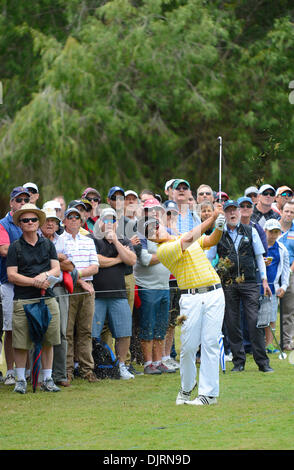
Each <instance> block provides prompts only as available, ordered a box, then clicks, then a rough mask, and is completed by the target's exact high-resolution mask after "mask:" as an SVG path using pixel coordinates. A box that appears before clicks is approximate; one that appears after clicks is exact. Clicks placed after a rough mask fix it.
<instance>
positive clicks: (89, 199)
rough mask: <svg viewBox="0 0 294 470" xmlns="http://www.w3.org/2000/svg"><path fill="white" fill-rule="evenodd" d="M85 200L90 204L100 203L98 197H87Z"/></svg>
mask: <svg viewBox="0 0 294 470" xmlns="http://www.w3.org/2000/svg"><path fill="white" fill-rule="evenodd" d="M86 199H87V201H90V202H92V201H94V202H100V199H99V197H87V198H86Z"/></svg>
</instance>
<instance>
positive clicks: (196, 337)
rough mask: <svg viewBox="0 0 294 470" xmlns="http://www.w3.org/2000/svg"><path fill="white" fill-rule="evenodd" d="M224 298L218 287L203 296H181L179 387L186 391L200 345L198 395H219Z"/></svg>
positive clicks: (192, 380) (190, 386) (192, 383)
mask: <svg viewBox="0 0 294 470" xmlns="http://www.w3.org/2000/svg"><path fill="white" fill-rule="evenodd" d="M224 309H225V298H224V293H223V290H222V288H220V289H216V290H213V291H210V292H206V293H204V294H194V295H193V294H182V295H181V298H180V314H181V315H185V316H186V320H185V321H184V323H183V325H182V329H181V354H180V373H181V386H182V390H184V391H185V392H190V391H191V390H192V389H193V388H194V386H195V383H196V379H197V377H196V375H197V368H196V353H197V350H198V348H199V346H200V345H201V364H200V372H199V384H198V394H199V395H206V396H209V397H218V396H219V363H220V346H219V342H218V340H219V337H220V335H221V334H222V325H223V318H224Z"/></svg>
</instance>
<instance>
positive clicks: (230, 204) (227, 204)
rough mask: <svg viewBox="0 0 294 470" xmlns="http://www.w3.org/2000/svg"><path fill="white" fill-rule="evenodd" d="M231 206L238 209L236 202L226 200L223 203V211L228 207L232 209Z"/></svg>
mask: <svg viewBox="0 0 294 470" xmlns="http://www.w3.org/2000/svg"><path fill="white" fill-rule="evenodd" d="M232 206H234V207H239V204H238V202H237V201H233V199H228V200H227V201H226V202H225V203H224V205H223V209H224V211H225V210H226V209H227V208H228V207H232Z"/></svg>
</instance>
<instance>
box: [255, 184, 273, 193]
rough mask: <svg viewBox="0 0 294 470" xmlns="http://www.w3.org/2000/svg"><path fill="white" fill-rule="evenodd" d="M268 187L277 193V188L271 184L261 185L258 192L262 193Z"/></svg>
mask: <svg viewBox="0 0 294 470" xmlns="http://www.w3.org/2000/svg"><path fill="white" fill-rule="evenodd" d="M267 189H271V190H272V191H274V193H276V190H275V188H273V186H271V185H270V184H263V185H262V186H260V188H259V190H258V194H262V193H263V192H264V191H266V190H267Z"/></svg>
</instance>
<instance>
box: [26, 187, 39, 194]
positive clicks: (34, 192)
mask: <svg viewBox="0 0 294 470" xmlns="http://www.w3.org/2000/svg"><path fill="white" fill-rule="evenodd" d="M27 189H28V191H29V192H30V193H32V194H37V193H38V191H37V190H36V189H35V188H27Z"/></svg>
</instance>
